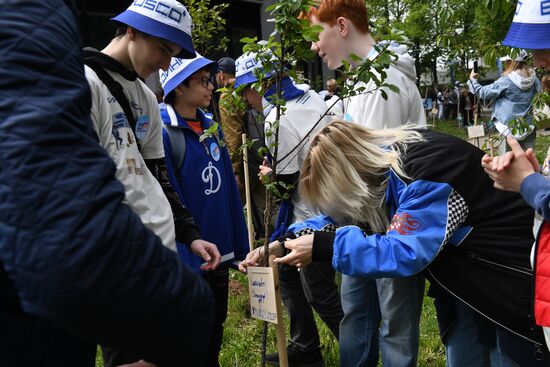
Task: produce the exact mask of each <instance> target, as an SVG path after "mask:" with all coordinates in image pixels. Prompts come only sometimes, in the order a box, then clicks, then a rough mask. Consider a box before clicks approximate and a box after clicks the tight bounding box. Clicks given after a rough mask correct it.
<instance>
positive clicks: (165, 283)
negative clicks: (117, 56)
mask: <svg viewBox="0 0 550 367" xmlns="http://www.w3.org/2000/svg"><path fill="white" fill-rule="evenodd" d="M0 48H1V49H2V53H1V54H0V79H1V80H2V83H1V85H0V365H1V366H38V365H40V366H56V367H59V366H94V365H95V358H94V357H95V351H96V345H97V344H98V343H101V344H106V345H112V346H114V347H117V348H121V349H123V350H127V351H129V352H132V353H134V354H135V355H136V356H137V357H138V358H142V359H144V360H146V361H149V362H151V363H155V364H157V365H159V366H181V365H183V364H186V365H190V366H200V365H201V364H202V363H203V360H204V353H205V348H206V345H208V340H209V338H210V335H209V334H208V330H210V329H211V325H212V322H213V316H212V314H213V300H212V295H211V292H210V290H209V289H208V286H207V285H206V283H205V282H204V281H203V280H202V279H201V278H200V277H198V276H197V275H195V274H194V273H193V272H192V271H190V270H189V269H188V268H186V267H185V266H183V265H182V264H181V263H180V261H179V260H178V258H177V256H176V254H175V253H174V252H173V251H172V250H170V249H168V248H166V247H164V246H163V245H162V243H161V240H160V239H159V237H157V236H155V235H154V234H153V232H152V231H150V230H149V229H147V228H146V227H145V226H144V225H143V223H142V221H141V220H140V218H139V217H138V216H137V215H136V214H135V213H134V212H133V211H132V210H131V209H130V208H129V207H128V205H127V204H126V202H125V193H124V188H123V186H122V185H121V183H120V182H119V181H118V180H117V179H116V178H115V172H116V167H115V165H114V164H113V161H112V160H111V158H110V157H109V156H108V155H107V154H106V152H105V150H104V149H103V148H102V147H101V146H100V145H99V144H98V140H97V135H96V132H95V131H94V128H93V125H92V123H91V121H90V102H91V98H90V90H89V88H88V85H87V83H86V79H85V77H84V69H83V65H82V51H81V48H80V43H79V38H78V32H77V27H76V22H75V15H74V13H73V12H72V11H71V8H70V6H68V5H67V3H66V2H64V1H61V0H44V1H33V2H29V1H22V0H10V1H5V0H1V1H0Z"/></svg>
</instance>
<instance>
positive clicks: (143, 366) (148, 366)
mask: <svg viewBox="0 0 550 367" xmlns="http://www.w3.org/2000/svg"><path fill="white" fill-rule="evenodd" d="M118 367H157V365H156V364H152V363H149V362H145V361H144V360H143V359H142V360H141V361H138V362H134V363H129V364H121V365H119V366H118Z"/></svg>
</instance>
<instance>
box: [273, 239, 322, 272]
mask: <svg viewBox="0 0 550 367" xmlns="http://www.w3.org/2000/svg"><path fill="white" fill-rule="evenodd" d="M285 247H286V248H287V249H289V250H291V251H290V253H289V254H288V255H286V256H284V257H281V258H278V259H275V262H276V263H278V264H286V265H292V266H295V267H297V268H298V269H299V268H303V267H304V266H306V265H308V264H309V263H311V254H312V251H313V235H312V234H308V235H306V236H302V237H298V238H296V239H295V240H287V241H285Z"/></svg>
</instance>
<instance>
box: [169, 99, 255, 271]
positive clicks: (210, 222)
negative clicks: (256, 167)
mask: <svg viewBox="0 0 550 367" xmlns="http://www.w3.org/2000/svg"><path fill="white" fill-rule="evenodd" d="M160 115H161V118H162V121H163V123H164V124H165V125H169V126H177V127H178V128H181V131H182V133H183V134H184V136H185V155H184V159H183V162H182V164H181V167H179V168H177V167H174V161H173V158H172V157H173V155H172V150H173V147H172V145H171V141H170V137H169V135H168V133H167V132H166V131H165V130H163V142H164V151H165V157H166V165H167V168H168V177H169V179H170V182H171V183H172V185H173V187H174V189H175V190H176V192H177V193H178V196H179V198H180V200H181V201H182V203H183V204H184V205H185V207H186V208H187V209H188V210H189V211H191V213H192V214H193V217H194V218H195V221H196V223H197V225H198V226H199V228H200V235H201V237H202V238H203V239H204V240H206V241H209V242H212V243H214V244H215V245H216V246H217V247H218V250H219V251H220V254H221V255H222V263H223V262H227V263H230V262H233V261H235V260H238V259H244V257H245V256H246V254H247V253H248V251H249V248H248V234H247V230H246V223H245V221H244V212H243V209H242V204H241V199H240V195H239V191H238V189H237V183H236V181H235V175H234V174H233V168H232V165H231V159H230V158H229V153H228V151H227V148H226V147H225V146H224V145H223V144H221V142H222V141H223V134H222V131H221V129H218V137H209V138H207V139H205V140H203V141H202V142H201V141H199V135H198V134H197V133H196V132H195V131H193V130H192V129H191V128H190V127H189V125H188V124H187V121H185V119H184V118H182V117H181V116H179V114H177V113H175V114H174V115H172V117H171V116H170V114H169V113H168V111H167V106H166V105H165V104H164V103H162V104H161V105H160ZM197 117H198V119H199V120H200V121H201V124H202V128H203V130H206V129H208V128H209V127H210V126H211V125H212V124H213V122H212V120H211V119H210V118H208V117H207V116H206V115H205V114H204V112H203V111H201V110H197ZM185 245H189V244H185ZM185 245H184V244H181V243H178V253H179V254H180V258H181V259H182V260H183V261H184V262H186V263H187V264H189V265H190V266H192V267H193V268H195V269H198V266H199V265H200V263H201V262H202V260H201V259H200V258H199V257H197V256H195V255H194V254H192V253H191V252H190V251H189V248H188V247H187V246H185Z"/></svg>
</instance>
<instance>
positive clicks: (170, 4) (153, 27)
mask: <svg viewBox="0 0 550 367" xmlns="http://www.w3.org/2000/svg"><path fill="white" fill-rule="evenodd" d="M111 20H113V21H117V22H120V23H124V24H126V25H128V26H130V27H132V28H135V29H137V30H138V31H141V32H143V33H146V34H149V35H152V36H155V37H159V38H162V39H164V40H166V41H169V42H172V43H174V44H176V45H178V46H180V47H181V52H180V53H179V54H178V55H177V57H181V58H193V57H195V49H194V48H193V41H192V39H191V26H192V20H191V15H189V12H188V11H187V9H186V8H185V6H183V4H181V3H180V2H178V1H176V0H135V1H134V2H132V5H130V6H129V7H128V9H126V10H125V11H123V12H122V13H120V14H119V15H117V16H116V17H114V18H112V19H111Z"/></svg>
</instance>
